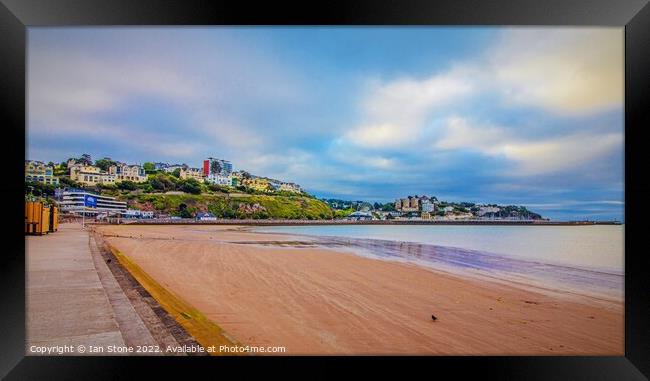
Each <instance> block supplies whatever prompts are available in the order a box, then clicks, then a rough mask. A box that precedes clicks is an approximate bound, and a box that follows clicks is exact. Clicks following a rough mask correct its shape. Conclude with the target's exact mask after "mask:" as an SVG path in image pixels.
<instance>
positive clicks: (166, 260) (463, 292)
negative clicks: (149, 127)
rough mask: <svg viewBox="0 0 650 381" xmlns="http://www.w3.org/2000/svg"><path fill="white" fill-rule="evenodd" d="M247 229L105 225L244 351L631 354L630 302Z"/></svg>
mask: <svg viewBox="0 0 650 381" xmlns="http://www.w3.org/2000/svg"><path fill="white" fill-rule="evenodd" d="M242 228H243V226H241V225H240V226H232V225H228V226H221V227H215V226H209V225H208V226H161V225H153V226H142V225H121V226H116V225H113V226H110V225H97V226H96V227H95V229H96V230H97V231H98V232H100V233H102V234H104V235H105V237H104V239H105V240H106V241H107V242H109V243H110V244H111V245H112V246H114V247H116V248H117V249H118V250H120V251H121V252H123V253H125V255H128V256H129V258H131V259H132V260H133V261H134V262H135V263H137V264H138V266H140V267H141V268H142V269H143V270H144V271H145V272H147V273H148V274H149V275H150V276H151V277H152V278H153V279H156V280H157V281H158V282H159V283H160V284H161V285H162V286H163V287H166V288H168V289H169V290H170V291H171V292H174V293H175V294H176V295H178V296H180V297H181V298H183V299H184V300H186V301H187V302H188V303H190V304H191V305H193V306H195V307H196V308H197V310H199V311H201V312H202V313H204V314H205V315H206V316H207V317H208V318H209V319H210V320H212V321H214V322H215V323H216V324H218V325H219V326H220V327H223V329H224V330H225V331H226V332H228V334H229V335H230V336H232V337H234V338H235V339H237V341H239V342H241V343H243V344H248V345H259V344H266V345H286V347H287V354H393V353H394V354H397V353H402V354H479V355H480V354H502V355H507V354H510V355H512V354H515V355H531V354H537V355H540V354H541V355H544V354H591V355H618V354H621V353H623V320H622V317H623V312H622V311H623V305H622V301H621V302H616V301H597V300H594V299H593V298H590V297H589V296H584V295H573V296H566V295H565V296H562V295H555V296H553V295H552V294H545V293H542V292H539V291H531V290H525V289H522V288H519V287H517V286H516V285H514V284H512V283H510V284H509V283H508V282H506V283H503V282H497V281H490V280H478V279H471V277H463V276H460V275H458V274H449V273H445V272H443V271H437V270H434V269H423V268H419V267H418V266H417V265H412V264H403V263H399V262H393V261H380V260H377V259H371V258H364V257H360V256H357V255H355V254H352V253H347V252H345V251H342V250H339V251H337V250H335V249H323V248H320V247H305V245H300V244H295V243H294V245H293V246H291V241H290V240H289V238H290V237H287V236H281V235H279V234H272V233H269V234H266V233H264V234H263V233H253V232H249V231H246V230H245V228H243V229H242ZM118 233H119V234H118ZM247 241H248V242H250V241H266V242H274V241H279V242H284V244H285V245H283V246H277V247H263V246H262V247H260V246H258V245H256V244H252V245H251V244H245V243H246V242H247ZM431 313H434V314H436V315H437V316H438V320H437V321H436V322H432V321H431V317H430V315H431ZM386 332H392V335H391V334H389V335H388V336H387V333H386Z"/></svg>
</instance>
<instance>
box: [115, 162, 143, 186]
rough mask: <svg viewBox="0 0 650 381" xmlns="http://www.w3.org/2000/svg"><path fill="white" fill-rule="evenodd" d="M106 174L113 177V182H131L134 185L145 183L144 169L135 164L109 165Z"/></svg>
mask: <svg viewBox="0 0 650 381" xmlns="http://www.w3.org/2000/svg"><path fill="white" fill-rule="evenodd" d="M108 173H109V174H111V175H115V181H133V182H134V183H143V182H145V181H147V175H146V174H145V171H144V168H142V167H141V166H139V165H137V164H133V165H129V164H126V163H118V164H117V165H111V166H110V167H109V168H108Z"/></svg>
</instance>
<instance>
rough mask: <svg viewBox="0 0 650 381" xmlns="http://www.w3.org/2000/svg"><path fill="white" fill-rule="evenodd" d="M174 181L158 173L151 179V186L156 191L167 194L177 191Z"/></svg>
mask: <svg viewBox="0 0 650 381" xmlns="http://www.w3.org/2000/svg"><path fill="white" fill-rule="evenodd" d="M172 179H173V177H169V176H167V175H165V174H164V173H158V174H156V175H152V176H151V177H150V179H149V184H151V186H152V187H153V188H154V189H156V190H159V191H163V192H167V191H171V190H174V189H176V183H174V181H173V180H172Z"/></svg>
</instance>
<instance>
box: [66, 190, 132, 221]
mask: <svg viewBox="0 0 650 381" xmlns="http://www.w3.org/2000/svg"><path fill="white" fill-rule="evenodd" d="M59 207H60V208H61V212H63V213H72V214H78V215H81V214H82V212H85V214H86V215H87V216H95V215H97V214H100V213H107V214H109V215H111V214H114V215H118V214H119V215H122V214H125V213H126V210H127V208H126V202H124V201H117V200H116V199H115V197H109V196H101V195H98V194H94V193H90V192H86V191H84V190H80V189H70V190H67V191H63V192H62V193H61V201H59Z"/></svg>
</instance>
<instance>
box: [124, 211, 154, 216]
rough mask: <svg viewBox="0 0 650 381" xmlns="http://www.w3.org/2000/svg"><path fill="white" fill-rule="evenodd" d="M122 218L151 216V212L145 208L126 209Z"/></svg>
mask: <svg viewBox="0 0 650 381" xmlns="http://www.w3.org/2000/svg"><path fill="white" fill-rule="evenodd" d="M122 217H124V218H153V212H152V211H147V210H137V209H127V210H126V212H125V213H124V214H122Z"/></svg>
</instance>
